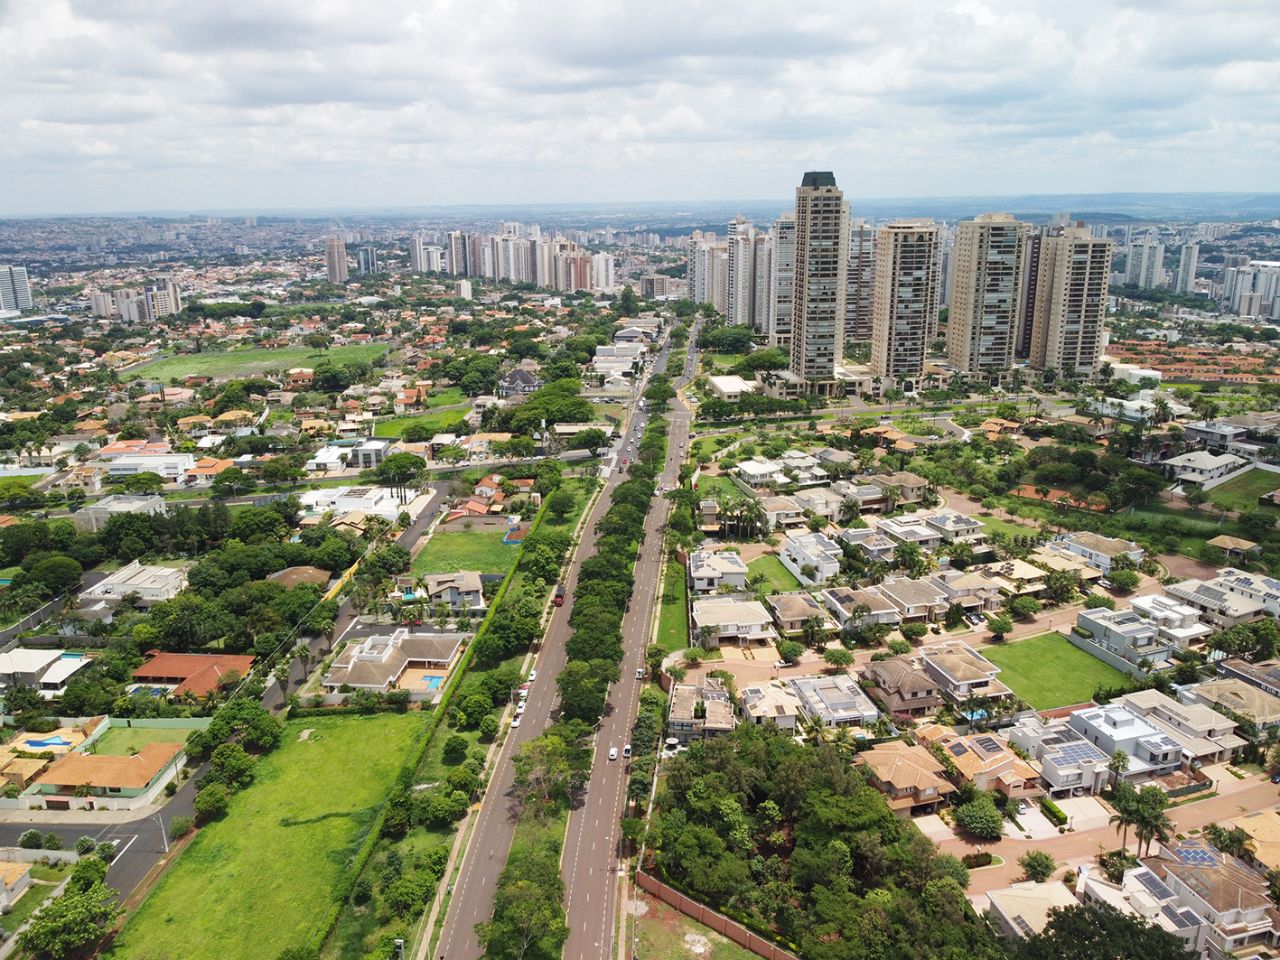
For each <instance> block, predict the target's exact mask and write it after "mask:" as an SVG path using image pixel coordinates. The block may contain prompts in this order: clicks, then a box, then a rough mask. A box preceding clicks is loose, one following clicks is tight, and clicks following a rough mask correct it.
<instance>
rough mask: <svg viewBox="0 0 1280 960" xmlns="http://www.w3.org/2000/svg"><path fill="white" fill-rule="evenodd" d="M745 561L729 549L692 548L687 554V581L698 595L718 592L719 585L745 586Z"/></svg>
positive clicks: (734, 587)
mask: <svg viewBox="0 0 1280 960" xmlns="http://www.w3.org/2000/svg"><path fill="white" fill-rule="evenodd" d="M748 574H749V571H748V570H747V564H746V561H744V560H743V559H742V557H741V556H739V555H738V554H736V553H734V552H733V551H731V550H720V551H712V550H694V551H693V552H692V553H691V554H689V583H690V585H691V587H692V589H693V592H694V593H696V594H700V595H706V594H709V593H718V592H719V591H720V588H721V587H728V588H730V589H733V590H745V589H746V588H747V576H748Z"/></svg>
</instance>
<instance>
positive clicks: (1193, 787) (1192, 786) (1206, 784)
mask: <svg viewBox="0 0 1280 960" xmlns="http://www.w3.org/2000/svg"><path fill="white" fill-rule="evenodd" d="M1213 787H1214V782H1213V781H1212V780H1209V779H1207V778H1206V779H1204V780H1200V781H1198V782H1196V783H1188V784H1187V785H1186V786H1185V787H1175V788H1174V789H1172V790H1166V791H1165V793H1166V795H1167V796H1168V797H1169V799H1170V800H1177V799H1178V798H1179V797H1189V796H1190V795H1191V794H1193V793H1199V792H1200V791H1202V790H1212V789H1213Z"/></svg>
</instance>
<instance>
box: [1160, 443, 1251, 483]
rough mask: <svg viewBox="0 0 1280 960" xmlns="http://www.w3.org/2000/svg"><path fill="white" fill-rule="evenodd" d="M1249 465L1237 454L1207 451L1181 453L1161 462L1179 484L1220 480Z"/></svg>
mask: <svg viewBox="0 0 1280 960" xmlns="http://www.w3.org/2000/svg"><path fill="white" fill-rule="evenodd" d="M1247 464H1248V461H1247V460H1245V459H1244V458H1242V457H1237V456H1236V455H1235V454H1231V453H1210V452H1209V451H1207V450H1194V451H1192V452H1191V453H1180V454H1178V456H1176V457H1170V458H1169V459H1168V460H1161V461H1160V466H1162V467H1164V471H1165V473H1167V474H1168V475H1169V476H1170V477H1171V478H1172V479H1174V480H1177V481H1178V482H1179V483H1206V482H1208V481H1212V480H1218V479H1220V478H1221V477H1225V476H1226V475H1227V474H1229V473H1232V472H1234V471H1236V470H1239V469H1240V468H1241V467H1243V466H1246V465H1247Z"/></svg>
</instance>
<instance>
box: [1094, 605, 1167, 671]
mask: <svg viewBox="0 0 1280 960" xmlns="http://www.w3.org/2000/svg"><path fill="white" fill-rule="evenodd" d="M1076 627H1077V628H1078V630H1079V631H1084V632H1086V633H1087V634H1088V636H1087V637H1081V636H1080V633H1079V632H1077V631H1073V632H1072V634H1071V637H1070V638H1069V639H1070V640H1071V642H1072V643H1073V644H1074V645H1075V646H1077V647H1080V648H1081V649H1082V650H1084V651H1085V652H1087V653H1091V654H1093V655H1094V656H1095V657H1097V658H1098V659H1099V660H1103V661H1105V662H1106V663H1109V664H1110V665H1111V666H1113V667H1116V668H1117V669H1120V670H1124V671H1126V672H1127V673H1130V674H1132V675H1133V676H1142V675H1143V674H1145V673H1146V672H1147V671H1149V670H1163V669H1165V668H1167V667H1169V666H1170V665H1171V661H1172V658H1173V653H1174V650H1175V649H1176V647H1174V645H1173V644H1172V643H1169V642H1168V641H1165V640H1161V639H1160V637H1159V630H1158V628H1157V627H1156V624H1155V623H1153V622H1152V621H1150V620H1148V619H1146V618H1145V617H1140V616H1138V615H1137V614H1136V613H1134V612H1133V611H1132V610H1108V609H1106V608H1105V607H1099V608H1097V609H1095V610H1081V611H1080V613H1079V614H1078V615H1077V616H1076Z"/></svg>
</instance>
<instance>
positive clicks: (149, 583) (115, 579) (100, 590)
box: [80, 560, 187, 605]
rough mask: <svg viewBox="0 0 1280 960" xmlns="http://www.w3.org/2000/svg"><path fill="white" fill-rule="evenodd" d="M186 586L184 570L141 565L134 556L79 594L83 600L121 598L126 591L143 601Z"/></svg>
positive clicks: (169, 595)
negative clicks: (130, 561) (128, 561)
mask: <svg viewBox="0 0 1280 960" xmlns="http://www.w3.org/2000/svg"><path fill="white" fill-rule="evenodd" d="M186 586H187V571H186V569H185V568H181V567H162V566H156V565H152V564H147V565H145V566H144V565H143V564H142V563H141V562H140V561H138V560H134V561H133V562H132V563H129V564H127V565H125V566H123V567H121V568H120V569H119V570H117V571H115V572H114V573H112V574H109V575H108V576H107V577H106V578H105V579H103V580H100V581H98V582H97V583H95V584H94V585H93V586H92V587H89V588H88V589H87V590H85V591H83V592H82V593H81V594H80V596H81V597H82V598H84V599H86V600H108V601H110V600H120V599H121V598H123V597H125V596H127V595H128V594H131V593H132V594H136V595H137V596H138V598H139V599H140V600H141V601H142V602H143V603H145V604H147V605H150V604H153V603H159V602H160V601H162V600H172V599H173V598H174V597H176V596H177V595H178V594H179V593H181V592H182V591H183V590H184V589H185V588H186Z"/></svg>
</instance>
